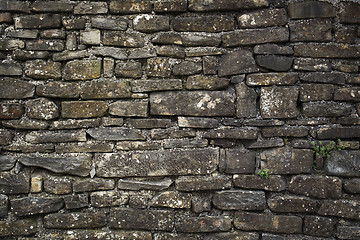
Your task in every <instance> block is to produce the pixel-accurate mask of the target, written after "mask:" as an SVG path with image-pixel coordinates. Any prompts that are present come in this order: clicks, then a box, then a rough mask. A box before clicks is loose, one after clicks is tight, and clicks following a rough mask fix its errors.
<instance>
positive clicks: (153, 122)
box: [128, 118, 173, 129]
mask: <svg viewBox="0 0 360 240" xmlns="http://www.w3.org/2000/svg"><path fill="white" fill-rule="evenodd" d="M128 125H129V126H130V127H134V128H140V129H147V128H169V127H171V126H172V125H173V124H172V122H171V120H170V119H162V118H159V119H155V118H152V119H129V121H128Z"/></svg>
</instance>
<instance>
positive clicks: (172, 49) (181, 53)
mask: <svg viewBox="0 0 360 240" xmlns="http://www.w3.org/2000/svg"><path fill="white" fill-rule="evenodd" d="M157 53H158V55H159V56H165V57H174V58H185V50H184V48H183V47H179V46H171V45H170V46H169V45H164V46H161V47H159V48H158V50H157Z"/></svg>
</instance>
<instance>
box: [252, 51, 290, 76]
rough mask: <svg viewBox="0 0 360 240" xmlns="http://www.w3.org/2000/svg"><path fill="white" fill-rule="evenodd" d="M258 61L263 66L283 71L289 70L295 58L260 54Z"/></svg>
mask: <svg viewBox="0 0 360 240" xmlns="http://www.w3.org/2000/svg"><path fill="white" fill-rule="evenodd" d="M256 62H257V64H258V65H259V66H261V67H264V68H267V69H270V70H274V71H277V72H282V71H288V70H289V69H290V68H291V66H292V64H293V58H292V57H286V56H277V55H260V56H257V57H256Z"/></svg>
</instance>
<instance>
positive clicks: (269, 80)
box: [246, 73, 299, 86]
mask: <svg viewBox="0 0 360 240" xmlns="http://www.w3.org/2000/svg"><path fill="white" fill-rule="evenodd" d="M298 80H299V75H298V74H297V73H254V74H249V75H248V76H247V78H246V84H247V85H248V86H268V85H294V84H295V83H296V82H297V81H298Z"/></svg>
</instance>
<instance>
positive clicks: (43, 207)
mask: <svg viewBox="0 0 360 240" xmlns="http://www.w3.org/2000/svg"><path fill="white" fill-rule="evenodd" d="M10 203H11V207H12V209H13V211H14V214H15V215H16V216H20V217H22V216H32V215H36V214H43V213H50V212H57V211H59V210H60V209H61V208H62V207H63V205H64V200H63V199H62V198H44V197H24V198H17V199H13V200H11V201H10Z"/></svg>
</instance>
